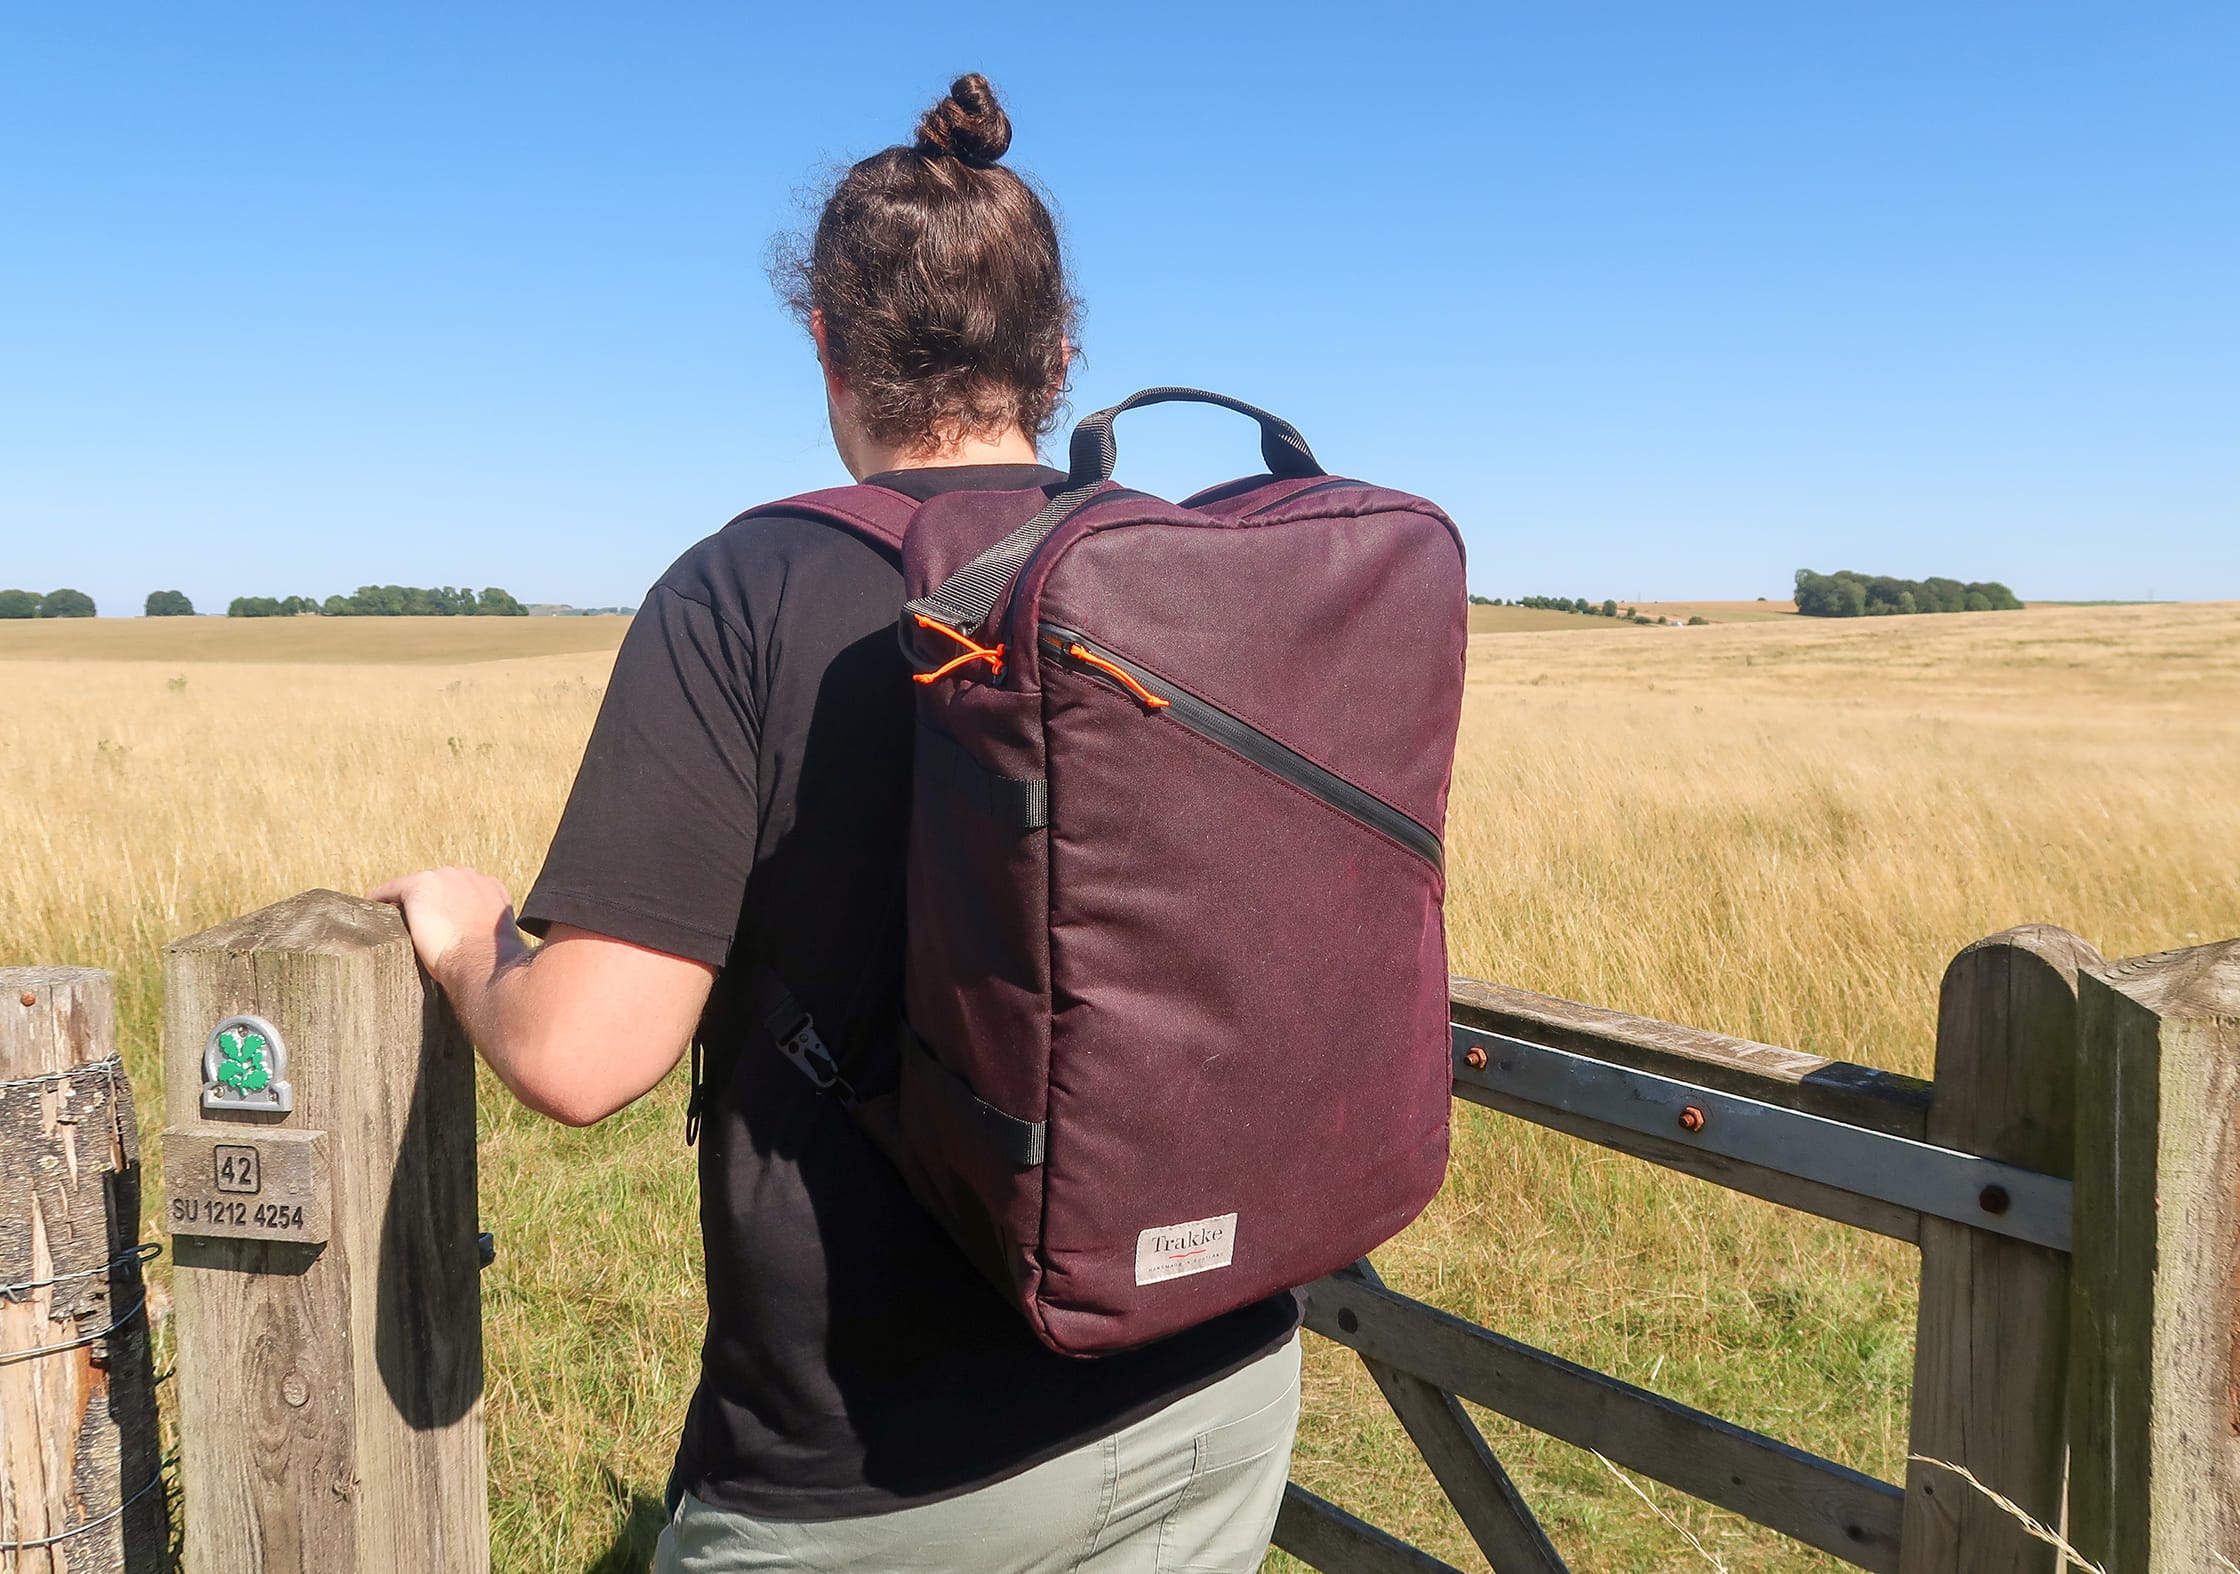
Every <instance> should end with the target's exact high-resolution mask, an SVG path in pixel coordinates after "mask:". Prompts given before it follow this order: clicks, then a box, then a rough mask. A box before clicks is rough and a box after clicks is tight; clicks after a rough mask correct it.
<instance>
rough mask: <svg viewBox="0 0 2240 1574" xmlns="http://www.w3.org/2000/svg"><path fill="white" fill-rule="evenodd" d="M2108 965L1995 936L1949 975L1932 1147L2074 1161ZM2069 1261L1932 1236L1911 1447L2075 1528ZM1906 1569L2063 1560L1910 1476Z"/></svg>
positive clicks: (1938, 1228) (1991, 1240) (1948, 1228)
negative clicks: (2082, 1080) (2085, 1000)
mask: <svg viewBox="0 0 2240 1574" xmlns="http://www.w3.org/2000/svg"><path fill="white" fill-rule="evenodd" d="M2100 962H2101V958H2100V954H2099V953H2098V952H2097V951H2095V950H2093V949H2092V947H2091V946H2089V945H2087V944H2085V942H2084V941H2082V940H2079V939H2078V938H2077V937H2076V936H2075V935H2073V934H2070V933H2069V932H2068V931H2067V930H2065V929H2056V928H2053V927H2051V926H2050V925H2042V924H2037V925H2030V926H2027V927H2024V928H2020V929H2010V930H2008V931H2006V932H2005V933H2004V934H1998V935H1994V936H1992V937H1991V938H1990V939H1988V940H1980V941H1978V942H1976V944H1974V945H1972V946H1970V947H1968V948H1967V949H1966V950H1965V951H1963V952H1961V953H1960V954H1959V956H1957V957H1955V958H1954V959H1953V962H1952V965H1951V967H1950V968H1948V969H1947V970H1946V972H1945V977H1944V990H1943V994H1942V998H1941V1003H1940V1006H1939V1011H1938V1017H1937V1078H1936V1085H1935V1086H1936V1091H1935V1094H1934V1095H1933V1096H1932V1099H1931V1102H1930V1106H1929V1131H1928V1137H1929V1140H1930V1141H1931V1142H1934V1143H1937V1144H1940V1145H1941V1146H1944V1147H1948V1148H1958V1149H1962V1150H1964V1151H1966V1152H1970V1153H1979V1154H1982V1155H1984V1156H1985V1157H1987V1158H1994V1159H2003V1160H2005V1161H2007V1162H2008V1163H2011V1164H2019V1165H2023V1166H2025V1167H2027V1168H2030V1169H2034V1170H2039V1171H2042V1172H2044V1173H2046V1174H2049V1175H2068V1174H2070V1173H2071V1168H2072V1164H2073V1161H2074V1155H2075V1122H2074V1114H2075V1108H2076V1092H2075V1083H2076V1075H2075V1072H2076V1058H2077V1055H2076V1040H2077V974H2078V972H2079V971H2080V970H2081V969H2084V968H2088V967H2096V966H2099V965H2100ZM2068 1296H2069V1258H2068V1254H2067V1253H2065V1252H2058V1251H2053V1250H2051V1249H2049V1248H2047V1247H2043V1246H2034V1245H2031V1244H2029V1243H2028V1242H2025V1241H2017V1240H2012V1239H2009V1238H2007V1237H2005V1236H2000V1235H1994V1234H1991V1233H1989V1232H1986V1231H1982V1230H1975V1229H1970V1228H1969V1227H1968V1226H1966V1225H1964V1224H1957V1223H1953V1222H1951V1221H1949V1220H1945V1219H1939V1218H1935V1217H1926V1218H1924V1219H1923V1220H1922V1226H1921V1310H1920V1321H1919V1325H1918V1333H1917V1335H1916V1338H1915V1341H1914V1367H1913V1420H1912V1432H1911V1440H1910V1451H1911V1452H1912V1453H1913V1454H1914V1455H1916V1456H1926V1457H1927V1458H1929V1459H1935V1460H1943V1461H1945V1462H1947V1463H1950V1464H1956V1465H1963V1466H1965V1467H1967V1469H1969V1470H1970V1471H1972V1472H1973V1473H1974V1474H1975V1476H1976V1477H1977V1478H1978V1479H1979V1480H1981V1481H1982V1482H1983V1483H1984V1484H1985V1485H1986V1486H1988V1487H1990V1488H1992V1489H1993V1490H1994V1491H1996V1492H1999V1493H2001V1494H2002V1495H2004V1496H2006V1497H2008V1498H2011V1499H2013V1500H2014V1501H2015V1502H2016V1503H2018V1504H2020V1505H2021V1506H2022V1507H2023V1508H2024V1509H2026V1510H2028V1511H2029V1512H2030V1513H2031V1514H2033V1515H2035V1516H2036V1517H2037V1519H2038V1520H2039V1522H2040V1523H2042V1524H2047V1525H2054V1524H2058V1523H2059V1522H2060V1515H2061V1491H2062V1467H2063V1453H2064V1450H2063V1442H2062V1435H2061V1430H2062V1394H2063V1389H2064V1387H2065V1383H2066V1366H2067V1362H2068ZM1906 1486H1907V1493H1906V1517H1905V1533H1904V1538H1903V1541H1902V1544H1901V1545H1902V1554H1903V1555H1902V1556H1901V1557H1900V1559H1899V1564H1898V1566H1899V1568H1900V1569H1901V1570H1903V1571H1904V1574H1947V1571H1949V1570H1953V1569H1966V1570H1968V1571H1969V1574H2053V1570H2054V1568H2055V1558H2056V1556H2057V1555H2056V1553H2055V1552H2054V1549H2053V1548H2051V1547H2048V1546H2047V1545H2045V1544H2044V1543H2043V1542H2041V1541H2038V1540H2036V1539H2035V1538H2033V1537H2032V1536H2031V1535H2030V1534H2029V1533H2028V1532H2026V1531H2025V1530H2024V1529H2023V1528H2022V1526H2021V1525H2020V1524H2018V1523H2017V1522H2016V1521H2015V1520H2014V1519H2013V1518H2012V1517H2011V1516H2010V1515H2007V1514H2005V1513H2002V1512H2001V1511H2000V1510H1999V1509H1998V1508H1997V1507H1996V1506H1995V1505H1994V1504H1992V1503H1991V1502H1990V1501H1989V1500H1988V1499H1986V1498H1985V1497H1984V1496H1983V1495H1982V1494H1981V1493H1979V1492H1977V1491H1975V1490H1974V1489H1972V1488H1971V1487H1969V1486H1968V1485H1967V1483H1966V1482H1964V1481H1962V1480H1961V1479H1960V1478H1959V1477H1957V1476H1955V1475H1953V1474H1952V1473H1951V1472H1949V1471H1946V1470H1943V1469H1940V1468H1938V1467H1937V1466H1935V1465H1931V1464H1924V1463H1922V1462H1921V1459H1920V1458H1919V1457H1917V1458H1916V1459H1915V1461H1914V1463H1913V1464H1912V1465H1911V1466H1910V1467H1909V1468H1908V1470H1907V1472H1906Z"/></svg>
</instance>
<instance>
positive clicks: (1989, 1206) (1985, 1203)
mask: <svg viewBox="0 0 2240 1574" xmlns="http://www.w3.org/2000/svg"><path fill="white" fill-rule="evenodd" d="M1976 1202H1977V1204H1978V1206H1980V1207H1981V1208H1982V1209H1983V1211H1984V1212H1985V1213H1989V1214H1993V1215H1997V1214H2001V1213H2005V1212H2006V1211H2007V1209H2008V1208H2010V1207H2012V1206H2013V1204H2014V1199H2013V1198H2011V1197H2009V1196H2008V1195H2007V1188H2006V1187H2004V1186H1986V1187H1984V1188H1983V1190H1982V1191H1981V1192H1979V1193H1977V1194H1976Z"/></svg>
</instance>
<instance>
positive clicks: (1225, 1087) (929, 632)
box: [750, 388, 1467, 1355]
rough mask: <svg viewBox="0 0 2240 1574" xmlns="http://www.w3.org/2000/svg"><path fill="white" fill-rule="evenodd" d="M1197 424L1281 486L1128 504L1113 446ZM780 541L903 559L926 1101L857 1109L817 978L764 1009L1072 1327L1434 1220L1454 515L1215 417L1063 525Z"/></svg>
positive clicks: (910, 980)
mask: <svg viewBox="0 0 2240 1574" xmlns="http://www.w3.org/2000/svg"><path fill="white" fill-rule="evenodd" d="M1174 399H1188V400H1198V401H1203V402H1206V403H1211V404H1217V405H1223V406H1226V407H1228V408H1229V409H1232V410H1237V411H1241V412H1242V413H1244V414H1246V415H1249V416H1251V417H1252V418H1253V419H1255V420H1257V421H1258V422H1259V423H1260V428H1261V434H1262V436H1261V453H1262V455H1263V456H1264V458H1265V460H1266V463H1267V466H1268V470H1269V472H1270V473H1269V474H1266V475H1261V476H1254V477H1251V478H1248V479H1246V480H1242V481H1236V482H1232V483H1230V484H1228V485H1226V486H1220V487H1215V488H1213V489H1211V490H1209V491H1205V492H1201V493H1199V494H1197V495H1196V496H1194V497H1191V498H1189V499H1187V500H1185V501H1184V502H1182V503H1180V504H1176V503H1168V502H1163V501H1161V500H1160V499H1158V498H1155V497H1151V496H1148V495H1146V494H1144V493H1142V492H1135V491H1129V490H1126V489H1125V488H1121V487H1116V486H1114V485H1112V483H1111V475H1112V467H1113V459H1114V447H1113V438H1112V423H1113V419H1114V417H1115V416H1117V415H1118V414H1119V413H1120V412H1121V411H1122V410H1126V409H1128V408H1130V407H1131V406H1134V405H1139V404H1152V403H1158V402H1161V401H1165V400H1174ZM756 512H773V513H776V512H783V513H791V514H796V515H808V516H809V517H812V518H817V519H821V520H824V521H826V522H828V523H831V524H834V525H837V526H839V527H841V528H844V529H848V530H850V531H853V532H855V533H857V534H859V535H862V536H865V537H867V538H869V539H871V540H873V541H880V542H885V543H886V544H888V545H889V546H892V545H894V544H895V543H897V542H899V543H900V547H901V553H902V561H903V575H904V580H905V584H906V586H907V590H906V593H907V594H908V595H909V596H910V598H911V599H910V601H909V603H908V605H907V606H906V607H905V608H904V609H903V614H902V620H901V634H902V642H903V647H904V649H905V651H906V652H907V653H908V655H909V657H910V660H911V663H912V665H913V666H915V667H916V668H917V669H918V670H917V673H916V681H917V695H918V732H917V749H916V764H915V775H914V779H913V786H912V808H911V823H910V854H909V857H910V866H909V897H908V901H909V920H908V958H909V960H908V975H907V982H906V990H905V999H906V1003H907V1006H906V1008H907V1013H908V1023H907V1026H905V1027H904V1028H903V1029H902V1040H903V1042H902V1046H901V1080H900V1084H899V1087H898V1089H897V1091H896V1093H895V1095H894V1096H892V1097H891V1098H889V1097H882V1098H880V1099H876V1100H870V1101H858V1100H857V1099H856V1098H855V1096H854V1093H853V1090H852V1088H851V1087H850V1085H849V1083H848V1081H847V1079H846V1078H845V1076H844V1075H842V1068H840V1067H838V1066H836V1065H834V1064H833V1062H832V1058H831V1056H830V1054H829V1052H827V1051H826V1049H825V1048H824V1046H823V1043H822V1041H821V1040H820V1039H819V1038H818V1036H817V1033H816V1028H815V1025H814V1024H813V1023H812V1022H811V1021H810V1020H809V1019H808V1016H807V1014H806V1013H805V1012H803V1011H802V1010H801V1009H800V1008H799V1006H798V1005H796V1004H794V1002H793V999H792V997H791V995H790V993H789V992H788V991H787V990H786V989H785V987H784V985H783V984H782V982H780V981H778V980H776V979H775V978H770V977H762V978H758V979H756V980H754V981H753V983H752V984H751V986H750V987H751V989H752V991H753V993H754V994H755V996H756V997H757V999H756V1004H755V1010H756V1011H757V1014H758V1015H759V1016H760V1017H761V1018H762V1021H763V1024H764V1026H765V1028H766V1030H767V1031H768V1033H769V1035H770V1037H771V1038H773V1039H774V1040H775V1041H776V1042H777V1043H778V1045H779V1047H780V1048H781V1049H782V1050H783V1051H784V1052H785V1053H786V1054H787V1056H788V1057H789V1058H790V1059H792V1060H793V1061H794V1063H795V1064H796V1065H797V1066H799V1067H800V1068H801V1069H802V1070H803V1071H804V1072H805V1073H806V1074H807V1075H809V1076H810V1077H811V1079H812V1080H814V1081H816V1082H817V1084H818V1085H819V1086H820V1087H824V1088H827V1089H830V1090H832V1091H833V1092H835V1093H836V1094H837V1095H839V1096H840V1097H842V1098H844V1099H845V1100H846V1101H847V1102H849V1103H850V1104H852V1105H854V1106H855V1107H856V1110H857V1113H858V1115H859V1117H860V1118H862V1119H863V1121H864V1123H865V1125H866V1126H867V1128H869V1129H870V1130H871V1131H872V1132H873V1134H874V1135H875V1136H877V1137H879V1138H880V1139H881V1144H882V1146H884V1147H885V1148H886V1149H887V1150H888V1151H889V1153H890V1154H892V1155H893V1156H894V1158H895V1160H896V1162H897V1164H898V1165H899V1166H900V1167H901V1169H902V1170H903V1173H904V1174H905V1176H906V1177H907V1178H908V1180H909V1181H910V1184H911V1187H912V1189H913V1190H914V1191H915V1192H916V1193H917V1195H918V1196H919V1197H920V1199H921V1200H922V1201H923V1202H924V1203H925V1204H926V1206H927V1207H928V1208H929V1209H930V1210H931V1211H932V1212H933V1213H934V1214H935V1215H936V1216H937V1217H939V1218H940V1219H941V1220H942V1221H943V1222H944V1223H945V1224H946V1225H947V1226H948V1227H949V1230H950V1232H951V1233H952V1234H953V1235H954V1236H955V1237H956V1239H957V1241H958V1243H959V1244H960V1245H961V1246H962V1247H963V1248H964V1250H965V1252H966V1253H967V1255H969V1256H970V1257H971V1258H972V1259H973V1260H974V1261H975V1262H976V1263H977V1264H978V1265H979V1266H980V1268H981V1269H982V1271H983V1272H984V1273H986V1274H987V1276H988V1277H989V1278H990V1280H992V1281H993V1282H994V1283H995V1285H996V1286H997V1287H998V1289H999V1290H1000V1291H1001V1292H1002V1293H1003V1294H1004V1295H1005V1296H1006V1297H1007V1298H1009V1299H1010V1300H1012V1301H1013V1302H1015V1303H1016V1304H1017V1305H1018V1306H1019V1307H1020V1308H1021V1309H1022V1310H1023V1311H1024V1312H1025V1314H1026V1316H1027V1320H1028V1321H1029V1323H1031V1324H1032V1326H1033V1328H1034V1331H1035V1333H1036V1335H1037V1336H1038V1337H1040V1338H1041V1340H1042V1341H1043V1342H1044V1343H1045V1344H1047V1345H1049V1346H1050V1347H1051V1348H1052V1349H1054V1350H1058V1351H1062V1352H1065V1353H1068V1354H1074V1355H1094V1354H1100V1353H1103V1352H1107V1351H1112V1350H1118V1349H1123V1348H1126V1347H1129V1346H1132V1345H1139V1344H1142V1343H1145V1342H1147V1341H1149V1340H1153V1339H1157V1338H1160V1337H1162V1336H1164V1335H1167V1334H1171V1333H1174V1332H1177V1331H1179V1330H1181V1329H1183V1328H1187V1327H1189V1326H1191V1325H1192V1324H1195V1323H1199V1322H1203V1321H1205V1320H1206V1319H1208V1318H1210V1317H1214V1316H1217V1315H1219V1314H1221V1313H1223V1312H1226V1311H1229V1310H1231V1309H1233V1308H1236V1307H1239V1306H1243V1305H1245V1304H1247V1303H1249V1302H1252V1301H1255V1300H1258V1299H1260V1298H1262V1297H1264V1296H1267V1295H1269V1294H1272V1293H1274V1292H1276V1291H1278V1290H1283V1289H1288V1288H1291V1287H1294V1286H1297V1285H1302V1284H1306V1283H1308V1282H1309V1281H1311V1280H1313V1279H1316V1278H1318V1277H1320V1276H1321V1275H1323V1274H1325V1273H1327V1272H1329V1271H1330V1270H1332V1269H1333V1268H1336V1267H1339V1266H1340V1265H1342V1264H1345V1263H1348V1262H1351V1261H1353V1260H1354V1259H1355V1258H1357V1257H1359V1256H1361V1255H1362V1254H1363V1253H1364V1252H1367V1251H1368V1250H1369V1249H1371V1248H1372V1247H1374V1246H1377V1245H1379V1244H1380V1243H1382V1242H1383V1241H1385V1240H1387V1239H1389V1238H1390V1237H1391V1236H1392V1235H1394V1234H1395V1233H1396V1232H1398V1231H1399V1230H1400V1229H1401V1228H1402V1227H1403V1226H1404V1225H1406V1224H1407V1223H1408V1222H1409V1220H1411V1219H1413V1218H1414V1217H1415V1216H1416V1214H1417V1213H1418V1212H1420V1211H1421V1210H1422V1208H1423V1206H1424V1205H1425V1204H1426V1203H1427V1202H1428V1201H1429V1200H1430V1199H1431V1197H1432V1195H1433V1194H1434V1193H1435V1192H1437V1190H1438V1188H1439V1184H1440V1182H1441V1180H1442V1178H1443V1176H1444V1174H1445V1169H1446V1158H1447V1119H1448V1104H1449V1088H1450V1085H1451V1063H1450V1059H1449V1056H1450V1053H1451V1051H1450V1048H1449V1039H1448V1027H1447V965H1446V935H1445V929H1444V925H1443V921H1442V911H1441V902H1442V898H1443V896H1444V892H1445V878H1444V875H1443V872H1442V868H1441V856H1440V834H1441V829H1442V826H1443V824H1444V821H1445V815H1446V800H1447V784H1448V777H1449V774H1450V771H1451V768H1452V764H1453V759H1454V742H1455V730H1456V726H1457V723H1458V721H1459V717H1460V712H1461V705H1462V676H1463V656H1464V645H1465V640H1466V622H1465V603H1466V599H1467V598H1466V595H1465V592H1464V582H1463V552H1462V542H1461V539H1460V537H1459V536H1458V534H1457V533H1456V531H1455V528H1454V525H1453V522H1452V521H1451V520H1449V519H1448V518H1447V516H1446V515H1445V514H1444V513H1442V512H1441V511H1440V510H1439V509H1438V508H1436V507H1434V506H1433V505H1432V504H1430V503H1427V502H1425V501H1424V500H1423V499H1421V498H1419V497H1412V496H1410V495H1408V494H1407V493H1404V492H1395V491H1390V490H1387V489H1385V488H1383V487H1376V486H1371V485H1368V484H1367V483H1365V482H1361V481H1348V480H1343V479H1339V478H1337V477H1333V476H1329V475H1326V474H1325V473H1324V472H1323V470H1322V468H1321V466H1320V465H1318V464H1317V463H1316V462H1315V458H1314V455H1313V453H1312V452H1311V451H1310V450H1309V449H1308V447H1307V445H1306V442H1305V440H1304V439H1302V438H1301V437H1300V436H1299V434H1298V432H1297V431H1296V430H1294V429H1293V428H1292V427H1291V426H1290V425H1288V424H1287V423H1285V422H1283V421H1280V420H1278V419H1276V418H1275V417H1274V416H1271V415H1268V414H1266V413H1264V412H1262V411H1259V410H1256V409H1254V408H1252V407H1251V406H1249V405H1245V404H1240V403H1238V402H1237V401H1235V400H1232V399H1226V398H1223V397H1221V396H1220V395H1217V394H1209V393H1201V392H1197V391H1195V390H1191V389H1183V388H1155V389H1151V390H1148V391H1146V392H1143V393H1139V394H1137V395H1135V396H1134V397H1133V398H1131V399H1127V400H1124V401H1123V402H1122V403H1120V404H1118V405H1115V406H1113V408H1111V409H1109V410H1104V411H1100V412H1098V413H1097V414H1095V415H1093V416H1090V417H1089V418H1088V419H1087V420H1085V421H1083V422H1082V423H1081V424H1080V426H1079V427H1078V428H1077V429H1076V431H1075V432H1074V434H1073V444H1072V469H1071V473H1070V475H1069V476H1068V477H1067V481H1066V484H1065V487H1064V489H1063V490H1062V491H1060V492H1059V493H1058V495H1056V496H1055V497H1053V496H1050V495H1049V494H1048V493H1046V492H1044V491H1042V490H1040V489H1037V490H1032V491H1024V492H952V493H947V494H944V495H941V496H937V497H935V498H933V499H932V500H931V501H929V502H925V503H922V504H921V503H916V502H913V501H912V500H910V499H908V498H905V497H903V496H901V495H900V494H898V493H893V492H888V491H885V490H883V489H881V488H878V487H860V486H859V487H846V488H840V489H838V490H835V491H829V492H819V493H811V494H808V495H807V496H804V497H799V498H794V499H790V500H788V501H785V502H783V503H776V504H772V505H769V507H768V509H766V510H757V511H756Z"/></svg>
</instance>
